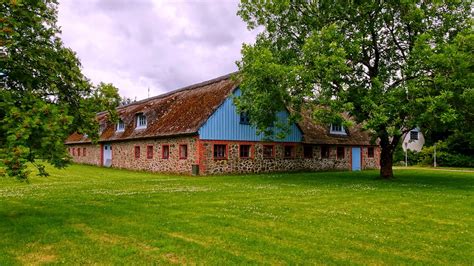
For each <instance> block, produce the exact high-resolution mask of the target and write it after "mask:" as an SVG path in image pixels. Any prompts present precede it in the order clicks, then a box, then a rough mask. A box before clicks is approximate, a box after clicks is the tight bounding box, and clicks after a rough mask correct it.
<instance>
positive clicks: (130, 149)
mask: <svg viewBox="0 0 474 266" xmlns="http://www.w3.org/2000/svg"><path fill="white" fill-rule="evenodd" d="M163 145H169V158H168V159H163V157H162V154H163ZM180 145H187V146H188V156H187V158H186V159H182V158H180V156H179V146H180ZM136 146H139V147H140V158H135V147H136ZM147 146H151V147H153V158H148V157H147ZM196 158H197V156H196V138H194V137H180V138H168V139H149V140H146V139H145V140H136V141H123V142H112V166H113V167H118V168H127V169H134V170H146V171H152V172H164V173H180V174H191V169H192V165H193V164H196Z"/></svg>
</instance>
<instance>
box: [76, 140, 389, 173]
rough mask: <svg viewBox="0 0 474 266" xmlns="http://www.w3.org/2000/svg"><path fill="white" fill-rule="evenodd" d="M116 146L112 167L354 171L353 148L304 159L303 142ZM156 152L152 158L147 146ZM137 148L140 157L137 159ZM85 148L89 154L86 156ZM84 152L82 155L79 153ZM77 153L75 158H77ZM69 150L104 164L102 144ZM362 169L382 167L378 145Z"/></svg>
mask: <svg viewBox="0 0 474 266" xmlns="http://www.w3.org/2000/svg"><path fill="white" fill-rule="evenodd" d="M110 144H112V167H117V168H126V169H132V170H145V171H152V172H163V173H180V174H191V169H192V165H199V169H200V174H203V175H207V174H227V173H264V172H287V171H323V170H351V167H352V165H351V163H352V153H351V149H352V147H351V146H344V158H337V146H328V147H329V149H330V154H329V158H321V145H312V147H313V154H312V158H304V155H303V145H302V144H301V143H273V142H272V143H263V142H238V141H206V140H200V139H199V138H198V137H197V136H191V137H175V138H161V139H141V140H132V141H117V142H111V143H110ZM215 144H220V145H226V155H227V156H226V158H225V159H215V158H214V145H215ZM240 144H246V145H250V146H251V149H250V158H240V156H239V145H240ZM163 145H169V158H167V159H164V158H163V157H162V154H163ZM180 145H187V153H188V156H187V158H185V159H184V158H180V156H179V146H180ZM263 145H274V150H275V153H274V154H275V155H274V157H272V158H264V157H263ZM285 145H292V146H294V151H295V153H294V156H293V157H292V158H285V157H284V147H285ZM148 146H150V147H152V149H153V154H152V158H148V156H147V155H148V154H147V147H148ZM135 147H140V155H139V157H138V158H135ZM84 148H85V149H86V154H85V155H84V154H83V150H84ZM78 149H80V150H81V153H80V156H79V155H78V153H77V150H78ZM73 150H74V155H73ZM69 151H70V154H71V156H72V158H73V161H74V162H76V163H84V164H92V165H102V163H101V158H102V157H101V145H92V144H72V145H69ZM361 151H362V152H361V153H362V154H361V161H362V169H371V168H379V158H380V152H379V148H378V147H376V146H374V157H373V158H369V157H368V147H362V148H361Z"/></svg>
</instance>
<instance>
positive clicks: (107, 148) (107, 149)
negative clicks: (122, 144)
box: [102, 144, 112, 167]
mask: <svg viewBox="0 0 474 266" xmlns="http://www.w3.org/2000/svg"><path fill="white" fill-rule="evenodd" d="M103 149H104V151H103V152H104V153H103V154H104V157H103V162H102V164H103V165H104V166H105V167H110V166H111V165H112V145H111V144H104V148H103Z"/></svg>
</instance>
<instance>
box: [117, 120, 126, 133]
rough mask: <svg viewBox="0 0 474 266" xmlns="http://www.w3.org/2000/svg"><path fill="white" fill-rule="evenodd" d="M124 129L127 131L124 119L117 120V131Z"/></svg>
mask: <svg viewBox="0 0 474 266" xmlns="http://www.w3.org/2000/svg"><path fill="white" fill-rule="evenodd" d="M123 131H125V123H124V122H123V120H122V119H120V120H119V121H118V122H117V132H123Z"/></svg>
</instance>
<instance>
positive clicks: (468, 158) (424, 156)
mask: <svg viewBox="0 0 474 266" xmlns="http://www.w3.org/2000/svg"><path fill="white" fill-rule="evenodd" d="M434 150H435V146H429V147H423V149H422V150H421V152H420V163H421V164H423V165H433V163H434V159H433V157H434ZM436 163H437V165H438V166H451V167H474V156H472V155H465V154H460V153H453V152H452V151H451V152H450V150H449V147H448V145H447V144H446V142H442V141H439V142H437V143H436Z"/></svg>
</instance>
